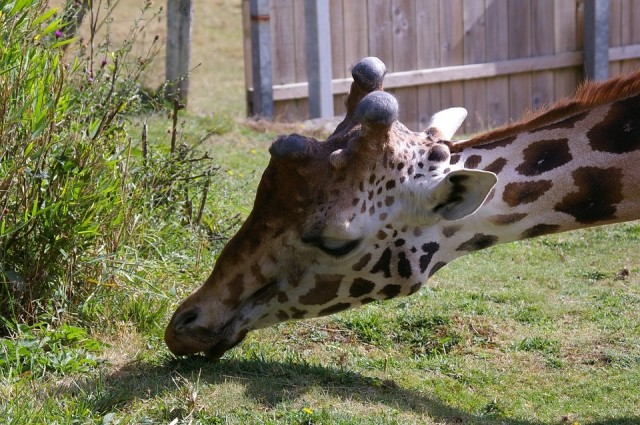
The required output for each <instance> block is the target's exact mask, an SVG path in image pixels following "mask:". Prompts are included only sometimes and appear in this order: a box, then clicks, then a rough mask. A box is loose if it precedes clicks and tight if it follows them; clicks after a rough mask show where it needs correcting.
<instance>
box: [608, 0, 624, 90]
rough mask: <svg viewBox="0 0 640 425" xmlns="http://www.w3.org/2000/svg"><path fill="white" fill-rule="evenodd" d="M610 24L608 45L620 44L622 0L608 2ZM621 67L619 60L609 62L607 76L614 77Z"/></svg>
mask: <svg viewBox="0 0 640 425" xmlns="http://www.w3.org/2000/svg"><path fill="white" fill-rule="evenodd" d="M609 13H610V19H611V21H610V22H611V26H610V29H609V47H617V46H620V45H622V25H623V22H624V20H623V19H622V0H611V1H610V3H609ZM621 69H622V66H621V63H620V62H619V61H611V62H609V76H611V77H615V76H616V75H619V74H620V71H621Z"/></svg>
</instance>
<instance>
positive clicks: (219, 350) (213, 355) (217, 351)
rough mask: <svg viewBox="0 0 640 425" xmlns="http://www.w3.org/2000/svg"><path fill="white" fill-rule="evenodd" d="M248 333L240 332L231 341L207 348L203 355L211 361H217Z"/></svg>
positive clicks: (245, 331)
mask: <svg viewBox="0 0 640 425" xmlns="http://www.w3.org/2000/svg"><path fill="white" fill-rule="evenodd" d="M248 332H249V331H247V330H242V331H240V333H239V334H238V337H237V338H236V339H235V340H233V341H221V342H219V343H218V344H216V345H215V346H213V347H211V348H209V349H208V350H206V351H205V352H204V354H205V355H206V356H207V357H208V358H209V359H211V360H213V361H218V360H220V358H221V357H222V356H223V355H224V353H226V352H227V351H229V350H231V349H232V348H233V347H235V346H236V345H238V344H240V343H241V342H242V340H243V339H244V338H245V336H247V333H248Z"/></svg>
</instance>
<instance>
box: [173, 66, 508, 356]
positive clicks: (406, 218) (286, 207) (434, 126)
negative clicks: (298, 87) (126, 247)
mask: <svg viewBox="0 0 640 425" xmlns="http://www.w3.org/2000/svg"><path fill="white" fill-rule="evenodd" d="M352 74H353V77H354V82H353V84H352V86H351V90H350V92H349V95H348V96H347V100H346V105H347V114H346V117H345V119H344V121H343V122H342V123H341V124H340V125H339V126H338V128H337V129H336V131H335V132H334V133H333V134H332V135H331V136H330V137H329V138H328V139H327V140H326V141H318V140H315V139H311V138H308V137H304V136H301V135H298V134H291V135H288V136H281V137H279V138H278V139H277V140H276V141H275V142H274V143H273V144H272V146H271V148H270V153H271V160H270V162H269V165H268V166H267V169H266V170H265V172H264V174H263V176H262V180H261V182H260V185H259V187H258V191H257V195H256V199H255V203H254V207H253V210H252V212H251V214H250V215H249V217H248V218H247V220H246V222H245V223H244V225H243V226H242V227H241V229H240V230H239V231H238V233H237V234H236V235H235V236H234V237H233V238H232V239H231V240H230V241H229V243H228V244H227V245H226V247H225V248H224V249H223V251H222V253H221V254H220V256H219V258H218V260H217V262H216V265H215V268H214V270H213V272H212V273H211V275H210V277H209V278H208V279H207V281H206V282H205V283H204V284H203V285H202V286H201V287H200V288H199V289H198V290H196V291H195V292H194V293H193V294H191V295H190V296H189V297H188V298H187V299H186V300H185V301H184V302H183V303H182V304H181V305H180V306H179V307H178V309H177V310H176V312H175V313H174V315H173V317H172V318H171V321H170V323H169V325H168V327H167V329H166V332H165V341H166V343H167V345H168V347H169V349H170V350H171V351H172V352H173V353H174V354H176V355H186V354H192V353H197V352H204V353H205V354H207V355H208V356H209V357H211V358H214V359H217V358H219V357H220V356H222V354H223V353H224V352H225V351H226V350H228V349H229V348H231V347H233V346H234V345H236V344H237V343H239V342H240V341H241V340H242V339H243V338H244V336H245V335H246V333H247V332H248V331H250V330H253V329H257V328H262V327H266V326H269V325H272V324H275V323H278V322H282V321H286V320H292V319H302V318H310V317H318V316H323V315H328V314H332V313H336V312H338V311H342V310H345V309H348V308H353V307H358V306H361V305H363V304H366V303H368V302H371V301H374V300H382V299H389V298H393V297H396V296H401V295H409V294H411V293H414V292H415V291H417V290H418V288H420V286H421V285H422V284H423V283H424V282H425V281H426V279H427V277H428V276H430V275H431V274H432V273H434V272H435V271H436V270H437V269H438V268H439V267H441V266H442V265H444V263H439V262H437V261H435V258H436V257H435V255H436V253H437V252H438V250H439V248H440V243H439V240H438V238H441V237H442V236H441V235H442V231H441V230H442V226H446V225H447V223H450V222H452V221H456V220H459V219H462V218H464V217H466V216H468V215H471V214H473V213H474V211H476V210H477V209H478V208H479V207H480V205H482V203H483V202H484V200H485V198H486V197H487V195H488V194H489V192H490V190H491V189H492V188H493V186H494V184H495V183H496V176H495V175H494V174H492V173H489V172H485V171H478V170H464V169H458V170H455V171H452V170H451V167H450V165H449V159H450V153H449V144H448V142H447V140H448V139H450V138H451V137H452V135H453V133H454V132H455V131H456V130H457V128H458V127H459V125H460V124H461V122H462V120H463V119H464V118H465V116H466V111H465V110H464V109H461V108H454V109H451V110H446V111H443V112H440V113H438V114H436V115H434V117H433V118H432V120H431V122H430V123H429V125H428V126H427V129H426V130H425V131H423V132H419V133H414V132H412V131H409V130H408V129H407V128H406V127H405V126H404V125H402V124H401V123H400V122H399V121H398V120H397V117H398V104H397V101H396V99H395V98H394V97H393V96H391V95H390V94H387V93H386V92H383V91H382V81H383V78H384V74H385V67H384V64H383V63H382V62H381V61H379V60H378V59H376V58H366V59H363V60H362V61H361V62H359V63H358V64H357V65H356V66H355V67H354V68H353V71H352Z"/></svg>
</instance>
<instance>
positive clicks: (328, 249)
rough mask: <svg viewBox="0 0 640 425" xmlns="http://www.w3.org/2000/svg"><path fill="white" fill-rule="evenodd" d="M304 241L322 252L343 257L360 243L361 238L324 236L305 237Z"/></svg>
mask: <svg viewBox="0 0 640 425" xmlns="http://www.w3.org/2000/svg"><path fill="white" fill-rule="evenodd" d="M302 242H304V243H306V244H307V245H311V246H315V247H316V248H318V249H320V250H321V251H322V252H324V253H326V254H329V255H331V256H332V257H342V256H345V255H347V254H348V253H350V252H351V251H353V250H354V249H356V248H357V247H358V245H360V242H361V239H354V240H346V241H345V240H340V239H333V238H323V237H322V236H316V237H304V238H302Z"/></svg>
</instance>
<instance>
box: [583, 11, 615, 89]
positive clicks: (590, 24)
mask: <svg viewBox="0 0 640 425" xmlns="http://www.w3.org/2000/svg"><path fill="white" fill-rule="evenodd" d="M584 66H585V71H586V75H587V78H589V79H592V80H606V79H607V78H609V0H585V3H584Z"/></svg>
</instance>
